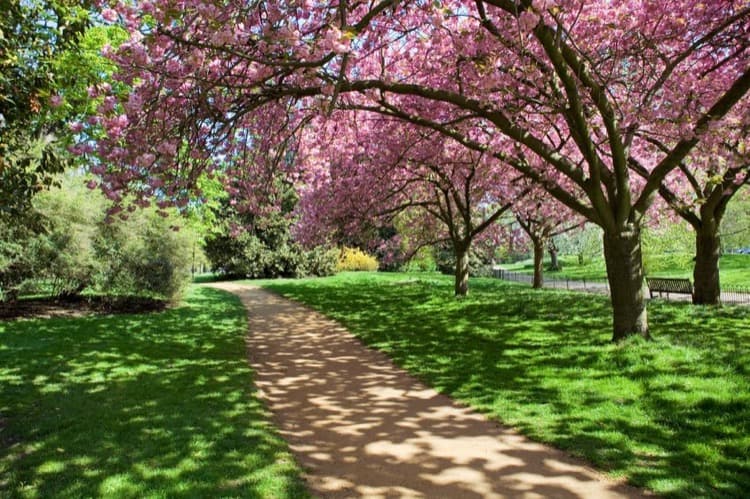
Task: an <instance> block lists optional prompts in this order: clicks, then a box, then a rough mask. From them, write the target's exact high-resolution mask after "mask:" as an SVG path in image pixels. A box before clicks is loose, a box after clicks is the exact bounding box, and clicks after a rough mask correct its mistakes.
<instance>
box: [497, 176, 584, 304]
mask: <svg viewBox="0 0 750 499" xmlns="http://www.w3.org/2000/svg"><path fill="white" fill-rule="evenodd" d="M512 209H513V214H514V216H515V218H516V221H517V222H518V224H519V225H520V226H521V229H523V232H524V233H525V234H526V236H527V237H528V238H529V240H530V241H531V246H532V249H533V253H534V280H533V281H532V287H533V288H535V289H539V288H542V287H543V286H544V266H543V261H544V252H545V250H547V249H549V251H550V256H553V260H554V257H555V256H556V252H557V247H556V246H555V243H554V239H553V238H554V237H555V236H559V235H561V234H564V233H566V232H570V231H571V230H574V229H577V228H580V227H582V225H583V222H584V221H583V219H582V218H581V217H579V216H577V215H576V214H575V213H574V212H571V210H569V209H568V208H567V207H565V206H564V205H560V203H558V202H556V201H555V200H554V199H550V197H549V196H548V195H547V193H546V192H544V191H543V190H542V189H539V188H536V189H534V190H532V191H531V192H529V193H527V194H526V195H525V196H524V199H523V202H520V203H515V204H514V205H513V208H512ZM554 266H555V262H554V261H553V267H554ZM556 270H557V269H556Z"/></svg>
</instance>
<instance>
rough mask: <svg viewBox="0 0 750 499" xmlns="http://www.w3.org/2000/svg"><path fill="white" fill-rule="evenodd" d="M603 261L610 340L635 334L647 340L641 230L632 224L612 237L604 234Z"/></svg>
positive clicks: (617, 339) (609, 234)
mask: <svg viewBox="0 0 750 499" xmlns="http://www.w3.org/2000/svg"><path fill="white" fill-rule="evenodd" d="M604 259H605V261H606V264H607V279H608V280H609V287H610V296H611V299H612V316H613V324H612V326H613V334H612V341H620V340H623V339H625V338H627V337H628V336H634V335H639V336H643V337H645V338H649V333H648V314H647V312H646V300H645V297H644V293H643V255H642V253H641V231H640V228H639V227H637V226H635V225H633V224H631V225H629V226H628V227H627V228H626V229H625V230H622V231H619V232H616V233H614V234H613V233H607V232H605V233H604Z"/></svg>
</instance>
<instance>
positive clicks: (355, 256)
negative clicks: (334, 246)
mask: <svg viewBox="0 0 750 499" xmlns="http://www.w3.org/2000/svg"><path fill="white" fill-rule="evenodd" d="M336 270H337V271H339V272H342V271H357V270H367V271H373V270H378V260H377V259H376V258H375V257H374V256H370V255H368V254H367V253H365V252H364V251H362V250H360V249H359V248H346V247H345V248H343V249H342V250H341V253H340V254H339V261H338V263H336Z"/></svg>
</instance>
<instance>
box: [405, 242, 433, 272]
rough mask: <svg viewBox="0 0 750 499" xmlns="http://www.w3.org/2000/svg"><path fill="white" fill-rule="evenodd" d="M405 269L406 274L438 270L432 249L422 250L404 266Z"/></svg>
mask: <svg viewBox="0 0 750 499" xmlns="http://www.w3.org/2000/svg"><path fill="white" fill-rule="evenodd" d="M403 269H404V270H405V271H406V272H433V271H435V270H437V263H436V262H435V257H434V256H433V254H432V248H426V247H425V248H420V249H419V251H417V252H416V253H415V254H414V256H413V257H411V259H409V261H408V262H407V263H406V265H404V268H403Z"/></svg>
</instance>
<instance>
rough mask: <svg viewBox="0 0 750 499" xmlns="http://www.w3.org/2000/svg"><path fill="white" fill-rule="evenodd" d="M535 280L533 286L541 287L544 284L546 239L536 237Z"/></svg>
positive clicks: (535, 287)
mask: <svg viewBox="0 0 750 499" xmlns="http://www.w3.org/2000/svg"><path fill="white" fill-rule="evenodd" d="M533 242H534V282H533V283H532V284H531V287H532V288H534V289H541V288H542V287H543V286H544V266H543V264H544V241H542V240H541V239H534V240H533Z"/></svg>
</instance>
